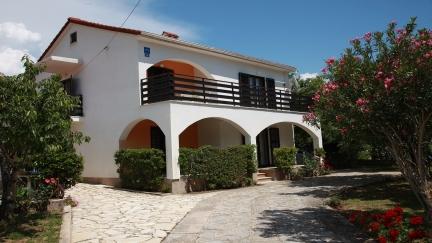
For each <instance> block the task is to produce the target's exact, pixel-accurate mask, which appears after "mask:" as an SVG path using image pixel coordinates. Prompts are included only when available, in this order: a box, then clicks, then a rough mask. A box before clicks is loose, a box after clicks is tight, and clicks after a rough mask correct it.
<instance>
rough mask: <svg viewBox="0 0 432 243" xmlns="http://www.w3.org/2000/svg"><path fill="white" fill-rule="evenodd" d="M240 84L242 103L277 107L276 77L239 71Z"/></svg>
mask: <svg viewBox="0 0 432 243" xmlns="http://www.w3.org/2000/svg"><path fill="white" fill-rule="evenodd" d="M239 85H240V105H243V106H255V107H267V108H276V93H275V81H274V79H272V78H264V77H260V76H255V75H250V74H246V73H239Z"/></svg>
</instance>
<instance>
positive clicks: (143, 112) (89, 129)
mask: <svg viewBox="0 0 432 243" xmlns="http://www.w3.org/2000/svg"><path fill="white" fill-rule="evenodd" d="M108 43H109V44H108ZM107 44H108V45H107ZM38 62H39V63H41V64H43V65H46V72H48V73H57V74H60V75H61V76H62V77H63V79H64V80H63V82H64V85H65V88H66V89H67V90H68V92H70V94H72V95H79V96H80V97H81V98H82V109H80V110H77V112H76V114H75V115H76V116H74V117H73V120H74V129H79V130H81V131H82V132H83V133H84V134H86V135H88V136H90V137H91V141H90V143H86V144H83V145H80V146H78V147H77V150H78V151H79V152H80V153H81V154H82V155H83V156H84V172H83V179H84V181H87V182H90V183H102V184H110V185H113V184H117V183H118V181H119V179H118V174H117V171H116V169H117V167H116V165H115V163H114V153H115V152H116V151H117V150H119V149H122V148H149V147H153V148H159V149H162V150H164V151H165V153H166V163H167V167H166V168H167V169H166V177H167V181H169V182H171V184H172V185H173V188H175V187H176V185H177V184H179V183H180V182H179V180H180V175H181V171H180V169H179V165H178V156H179V148H180V147H193V148H196V147H199V146H202V145H213V146H218V147H227V146H232V145H238V144H256V146H257V157H258V166H259V167H271V166H272V165H273V158H272V149H273V148H275V147H279V146H294V129H293V126H298V127H300V128H302V129H304V130H305V131H306V132H307V133H308V134H309V135H310V136H311V137H312V138H313V143H314V147H316V148H318V147H322V139H321V131H320V130H319V129H317V128H315V127H312V126H309V125H308V124H306V123H304V122H303V115H304V112H305V111H307V106H308V104H309V102H310V100H309V99H308V98H307V97H299V96H295V95H293V94H291V92H290V87H291V86H292V84H291V83H290V82H292V81H290V78H289V74H290V73H292V72H294V71H295V68H293V67H291V66H288V65H284V64H278V63H274V62H270V61H266V60H262V59H257V58H254V57H250V56H245V55H241V54H237V53H233V52H229V51H225V50H220V49H216V48H212V47H207V46H204V45H199V44H195V43H190V42H186V41H182V40H181V39H180V38H179V37H178V36H177V35H175V34H172V33H167V32H164V33H163V34H161V35H159V34H153V33H148V32H145V31H139V30H133V29H126V28H118V27H113V26H108V25H103V24H98V23H93V22H88V21H84V20H81V19H77V18H69V19H68V21H67V22H66V23H65V25H64V26H63V27H62V28H61V30H60V32H59V33H58V34H57V36H56V37H55V38H54V40H53V41H52V42H51V44H50V45H49V46H48V48H47V49H46V51H45V52H44V53H43V54H42V56H41V57H40V59H39V61H38ZM173 190H174V189H173ZM174 191H175V190H174Z"/></svg>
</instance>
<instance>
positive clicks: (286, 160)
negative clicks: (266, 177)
mask: <svg viewBox="0 0 432 243" xmlns="http://www.w3.org/2000/svg"><path fill="white" fill-rule="evenodd" d="M273 155H274V159H275V165H276V167H278V168H279V169H280V170H281V171H282V172H283V173H284V174H285V175H287V176H288V177H289V178H290V179H291V177H292V173H293V167H294V165H295V163H296V155H297V148H295V147H282V148H275V149H274V150H273Z"/></svg>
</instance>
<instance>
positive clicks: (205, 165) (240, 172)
mask: <svg viewBox="0 0 432 243" xmlns="http://www.w3.org/2000/svg"><path fill="white" fill-rule="evenodd" d="M179 163H180V171H181V172H182V174H183V175H186V176H187V177H188V179H189V180H198V181H202V182H203V183H204V190H206V189H222V188H235V187H242V186H247V185H251V184H252V174H253V173H255V172H256V160H255V146H253V145H239V146H234V147H230V148H226V149H219V148H216V147H212V146H203V147H200V148H198V149H192V148H180V156H179Z"/></svg>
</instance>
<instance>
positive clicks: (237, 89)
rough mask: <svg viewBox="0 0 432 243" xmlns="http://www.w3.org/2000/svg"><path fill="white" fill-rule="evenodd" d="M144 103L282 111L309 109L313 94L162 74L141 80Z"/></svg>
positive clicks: (303, 110)
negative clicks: (176, 103)
mask: <svg viewBox="0 0 432 243" xmlns="http://www.w3.org/2000/svg"><path fill="white" fill-rule="evenodd" d="M140 86H141V105H144V104H150V103H156V102H161V101H167V100H179V101H191V102H199V103H212V104H222V105H231V106H242V107H255V108H263V109H272V110H282V111H298V112H307V111H308V106H309V105H310V104H311V102H312V100H311V98H310V97H305V96H299V95H295V94H293V93H291V92H289V91H286V90H284V89H281V88H275V89H266V88H263V87H253V88H251V87H249V86H246V85H240V84H239V83H237V82H226V81H221V80H214V79H207V78H201V77H193V76H187V75H179V74H162V75H156V76H152V77H148V78H145V79H142V80H141V85H140Z"/></svg>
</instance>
